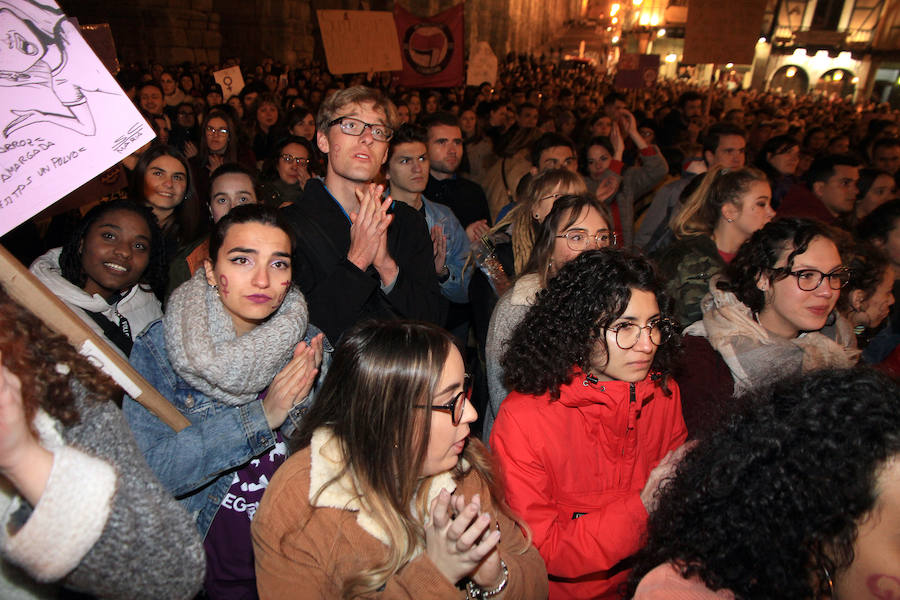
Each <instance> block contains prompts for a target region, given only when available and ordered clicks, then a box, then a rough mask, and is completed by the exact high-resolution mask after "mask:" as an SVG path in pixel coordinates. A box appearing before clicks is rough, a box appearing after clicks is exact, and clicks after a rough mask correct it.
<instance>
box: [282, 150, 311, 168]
mask: <svg viewBox="0 0 900 600" xmlns="http://www.w3.org/2000/svg"><path fill="white" fill-rule="evenodd" d="M281 160H283V161H284V162H286V163H292V162H293V163H297V164H298V165H300V166H301V167H305V166H306V165H308V164H309V159H308V158H303V157H302V156H294V155H292V154H287V153H285V154H282V155H281Z"/></svg>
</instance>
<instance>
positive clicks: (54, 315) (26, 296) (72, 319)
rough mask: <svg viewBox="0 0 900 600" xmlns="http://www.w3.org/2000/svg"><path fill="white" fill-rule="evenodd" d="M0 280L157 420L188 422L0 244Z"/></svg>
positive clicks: (180, 426)
mask: <svg viewBox="0 0 900 600" xmlns="http://www.w3.org/2000/svg"><path fill="white" fill-rule="evenodd" d="M0 283H2V284H3V287H4V288H6V292H7V293H8V294H9V296H10V297H11V298H12V299H13V300H15V301H16V302H18V303H19V304H21V305H22V306H24V307H26V308H27V309H28V310H30V311H31V312H32V313H33V314H34V315H35V316H36V317H38V318H39V319H40V320H41V321H43V322H44V324H45V325H47V327H49V328H50V329H52V330H54V331H56V332H57V333H59V334H62V335H64V336H65V337H66V338H67V339H68V340H69V343H70V344H72V345H73V346H74V347H75V348H76V349H77V350H78V352H79V353H81V354H83V355H85V356H88V357H89V358H91V359H92V362H94V363H99V366H100V368H101V369H102V370H103V371H104V372H105V373H106V374H107V375H109V376H110V377H112V378H113V379H114V380H115V381H116V383H118V384H119V385H120V386H122V389H124V390H125V391H126V392H127V393H128V395H129V396H131V397H132V398H134V399H135V400H137V401H138V402H140V403H141V404H142V405H143V406H144V407H145V408H146V409H147V410H149V411H150V412H152V413H153V414H154V415H156V416H157V418H159V420H160V421H162V422H163V423H165V424H166V425H168V426H169V427H171V428H172V429H174V430H175V431H181V430H182V429H184V428H185V427H187V426H189V425H190V424H191V422H190V421H188V419H187V417H185V416H184V415H183V414H181V413H180V412H179V411H178V409H177V408H175V407H174V406H173V405H172V403H171V402H169V401H168V400H167V399H166V398H165V397H163V396H162V394H160V393H159V392H157V391H156V388H154V387H153V386H152V385H150V384H149V383H147V380H146V379H144V378H143V377H141V375H140V374H139V373H138V372H137V371H135V370H134V367H132V366H131V365H130V364H129V363H128V361H126V360H125V359H124V358H122V357H121V356H120V355H119V353H118V352H116V351H115V350H113V349H112V348H111V347H110V346H109V344H108V342H107V341H106V340H105V339H104V338H102V337H101V336H99V335H97V333H95V332H94V331H93V330H92V329H91V328H90V327H88V326H87V324H86V323H85V322H84V321H82V320H81V319H80V318H79V317H78V315H76V314H75V313H74V312H72V310H71V309H70V308H69V307H68V306H66V304H65V303H64V302H63V301H62V300H60V299H59V298H57V297H56V295H55V294H53V292H51V291H50V290H48V289H47V287H46V286H45V285H44V284H43V283H41V282H40V281H39V280H38V278H37V277H35V276H34V275H33V274H32V273H31V271H29V270H28V269H26V268H25V267H24V266H23V265H22V263H20V262H19V261H18V260H17V259H16V258H15V257H14V256H13V255H12V254H10V253H9V251H8V250H7V249H6V248H4V247H3V246H0Z"/></svg>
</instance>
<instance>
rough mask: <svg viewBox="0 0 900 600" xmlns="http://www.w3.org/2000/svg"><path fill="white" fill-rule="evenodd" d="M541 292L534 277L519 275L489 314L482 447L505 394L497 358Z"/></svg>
mask: <svg viewBox="0 0 900 600" xmlns="http://www.w3.org/2000/svg"><path fill="white" fill-rule="evenodd" d="M539 291H541V286H540V280H539V278H538V276H537V275H536V274H534V273H529V274H527V275H523V276H522V277H520V278H519V279H517V280H516V283H515V285H513V287H512V289H510V290H509V291H508V292H506V293H505V294H503V297H502V298H500V300H498V301H497V305H496V306H495V307H494V312H493V313H491V323H490V325H489V326H488V334H487V343H486V344H485V349H484V358H485V363H486V367H487V383H488V394H489V395H490V403H489V404H488V406H487V410H486V411H485V415H484V425H482V430H481V439H482V440H483V441H484V443H485V444H487V443H488V439H489V438H490V436H491V428H492V427H493V426H494V419H495V418H497V411H499V410H500V403H501V402H503V399H504V398H506V395H507V394H508V393H509V390H507V389H506V386H505V385H504V384H503V367H501V366H500V357H501V356H503V353H504V352H506V345H507V344H508V343H509V340H510V338H511V337H512V334H513V331H514V330H515V328H516V326H518V324H519V323H521V322H522V319H524V318H525V314H526V313H527V312H528V310H529V309H530V308H531V305H532V304H534V297H535V295H536V294H537V293H538V292H539Z"/></svg>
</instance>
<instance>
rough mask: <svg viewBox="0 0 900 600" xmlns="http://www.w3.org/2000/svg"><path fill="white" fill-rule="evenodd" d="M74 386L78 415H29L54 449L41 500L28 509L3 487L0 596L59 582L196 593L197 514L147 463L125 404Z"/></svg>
mask: <svg viewBox="0 0 900 600" xmlns="http://www.w3.org/2000/svg"><path fill="white" fill-rule="evenodd" d="M73 389H74V391H75V393H76V403H77V407H78V412H79V414H80V415H81V421H80V423H77V424H75V425H73V426H71V427H63V426H62V425H61V424H60V423H59V422H58V421H56V420H54V419H52V418H51V417H50V416H49V415H47V414H46V413H44V412H43V411H40V412H39V413H38V416H37V417H36V419H35V425H36V426H37V429H38V431H39V433H40V438H41V444H42V445H43V446H44V447H46V448H47V449H48V450H51V451H52V452H53V454H54V464H53V468H52V470H51V473H50V478H49V480H48V481H47V486H46V488H45V491H44V494H43V495H42V496H41V500H40V502H39V503H38V504H37V506H36V507H34V508H32V507H31V506H29V505H28V504H27V503H26V502H25V501H24V500H23V499H21V498H20V497H18V496H17V495H16V494H15V492H14V490H11V489H10V488H9V486H6V487H5V488H4V489H3V490H2V492H3V493H2V494H0V517H2V523H0V528H2V533H0V551H2V554H3V560H2V561H0V597H2V598H4V599H12V598H49V597H55V595H56V594H55V592H54V590H55V589H56V588H57V587H58V586H59V585H64V586H65V587H68V588H72V589H75V590H78V591H83V592H87V593H89V594H93V595H95V596H98V597H103V598H128V599H141V598H147V599H150V598H171V599H177V598H192V597H193V596H194V595H195V594H196V593H197V592H198V591H199V590H200V587H201V585H202V583H203V575H204V570H205V556H204V552H203V543H202V541H201V539H200V536H199V534H198V533H197V530H196V528H195V527H194V523H193V520H192V519H191V517H190V516H189V515H188V514H187V512H186V511H185V510H184V509H183V508H182V507H181V505H180V504H179V503H178V502H177V501H175V499H173V498H172V497H171V496H170V495H169V494H168V492H166V491H165V489H163V487H162V485H160V483H159V482H158V481H157V480H156V478H155V477H154V475H153V473H152V472H151V471H150V468H149V467H148V466H147V463H146V462H145V461H144V457H143V455H142V454H141V452H140V450H138V448H137V445H136V444H135V441H134V438H133V437H132V434H131V431H130V430H129V429H128V425H127V424H126V423H125V420H124V418H123V417H122V414H121V411H120V410H119V409H118V408H117V407H116V406H115V405H114V404H113V403H111V402H99V403H95V402H92V401H90V400H89V398H88V392H87V391H86V390H85V389H84V388H82V387H81V386H80V385H77V384H75V385H74V386H73ZM39 582H40V583H39Z"/></svg>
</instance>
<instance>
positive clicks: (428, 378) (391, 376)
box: [298, 321, 530, 599]
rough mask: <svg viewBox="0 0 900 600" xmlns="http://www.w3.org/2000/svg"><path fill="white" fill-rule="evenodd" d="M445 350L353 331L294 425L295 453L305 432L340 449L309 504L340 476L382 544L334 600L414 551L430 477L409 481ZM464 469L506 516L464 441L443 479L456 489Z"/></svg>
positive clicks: (403, 329)
mask: <svg viewBox="0 0 900 600" xmlns="http://www.w3.org/2000/svg"><path fill="white" fill-rule="evenodd" d="M453 344H454V340H453V338H452V337H451V336H450V334H448V333H447V332H446V331H444V330H443V329H441V328H439V327H437V326H435V325H431V324H426V323H418V322H411V321H369V322H364V323H362V324H360V325H357V326H355V327H354V328H353V329H351V330H350V331H348V332H347V334H346V335H345V337H344V339H343V340H342V341H341V344H340V345H339V346H338V348H337V350H336V351H335V354H334V360H333V362H332V364H331V366H330V367H329V369H328V373H327V375H326V377H325V381H324V382H323V384H322V389H321V391H320V392H319V395H318V397H317V399H316V402H315V404H314V405H313V408H312V409H311V410H310V411H309V413H308V414H307V415H306V417H305V418H304V421H303V426H302V429H301V431H300V432H299V435H298V443H299V446H301V447H302V446H305V445H308V444H309V442H310V440H311V438H312V433H313V431H315V430H316V429H318V428H320V427H326V428H328V429H330V430H331V431H332V432H333V433H334V435H335V437H336V439H337V440H339V441H340V446H341V451H342V454H343V458H344V467H343V469H342V470H341V471H340V473H338V474H337V475H336V476H335V477H334V478H333V479H331V480H329V481H328V482H325V483H324V484H323V485H322V487H321V488H319V490H318V491H316V492H315V494H314V496H313V499H314V500H315V498H316V497H318V495H319V494H321V493H322V492H323V491H324V490H325V489H326V488H327V487H328V486H329V485H331V484H332V483H334V482H335V481H337V480H338V479H340V478H342V477H344V476H345V475H347V474H348V473H349V475H350V476H351V478H352V479H353V481H354V483H355V486H356V491H357V494H358V498H359V499H360V500H361V501H362V503H363V504H364V505H365V506H367V507H368V509H369V510H370V511H371V514H372V516H373V518H374V519H375V520H376V522H377V523H378V525H379V526H380V527H381V529H382V530H383V531H384V532H385V533H386V534H387V537H388V539H389V540H390V543H389V544H388V547H387V553H386V557H385V558H384V560H382V561H381V562H379V563H377V564H375V565H374V566H372V567H371V568H369V569H365V570H363V571H361V572H359V573H357V574H355V575H354V576H353V577H350V578H349V579H347V580H346V581H345V582H344V584H343V590H342V594H341V595H342V597H343V598H348V599H349V598H354V597H357V596H360V595H365V594H368V593H371V592H374V591H376V590H377V589H379V588H380V587H381V586H382V585H383V584H384V582H385V581H386V580H387V579H388V578H389V577H391V576H392V575H393V574H394V573H396V572H397V571H398V570H399V569H400V568H402V567H403V566H404V565H405V564H407V563H408V562H409V561H410V560H412V559H413V558H414V557H415V556H416V554H417V553H418V552H419V551H420V550H421V549H422V548H423V547H424V544H425V530H424V525H423V521H424V517H425V516H426V515H427V514H428V507H427V506H426V501H427V498H426V496H427V491H428V490H429V489H430V487H431V486H430V478H425V479H422V478H420V477H419V475H418V474H419V473H421V472H422V468H423V464H424V460H425V453H426V449H427V448H428V440H429V430H430V428H429V427H428V426H427V424H428V423H430V420H431V415H432V410H431V401H432V400H431V399H432V398H433V397H434V394H435V393H436V391H437V386H438V385H439V382H440V378H441V372H442V371H443V368H444V364H445V362H446V360H447V357H448V356H449V354H450V351H451V348H452V347H453ZM423 415H424V419H422V418H421V417H422V416H423ZM423 423H424V424H425V426H423ZM464 461H465V462H466V463H467V464H468V465H469V467H470V468H472V469H475V471H476V473H477V474H478V475H479V477H480V478H481V479H482V480H483V481H485V483H486V484H487V485H488V487H489V488H490V490H491V496H492V498H493V502H494V504H495V505H496V506H498V508H499V510H501V511H502V512H504V513H505V514H508V515H510V516H512V514H511V513H510V512H509V508H508V507H507V506H506V504H505V502H504V500H503V492H502V489H501V488H500V486H499V485H498V482H497V481H496V480H495V478H494V475H493V473H494V469H493V468H492V466H491V464H490V459H489V458H488V454H487V451H486V450H485V448H484V446H483V445H481V443H480V442H478V441H477V440H474V439H470V441H469V443H468V444H467V445H466V448H465V450H464V452H463V454H462V455H461V460H460V461H459V462H458V463H457V466H456V468H455V469H454V470H453V472H452V474H453V476H454V479H455V480H457V481H459V480H460V479H462V477H463V476H464V474H465V471H464V470H463V462H464ZM313 503H315V502H313ZM413 506H415V509H413ZM520 524H521V523H520ZM529 543H530V542H529ZM527 547H528V546H527V545H525V546H524V547H523V548H522V551H523V552H524V551H525V550H527Z"/></svg>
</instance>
